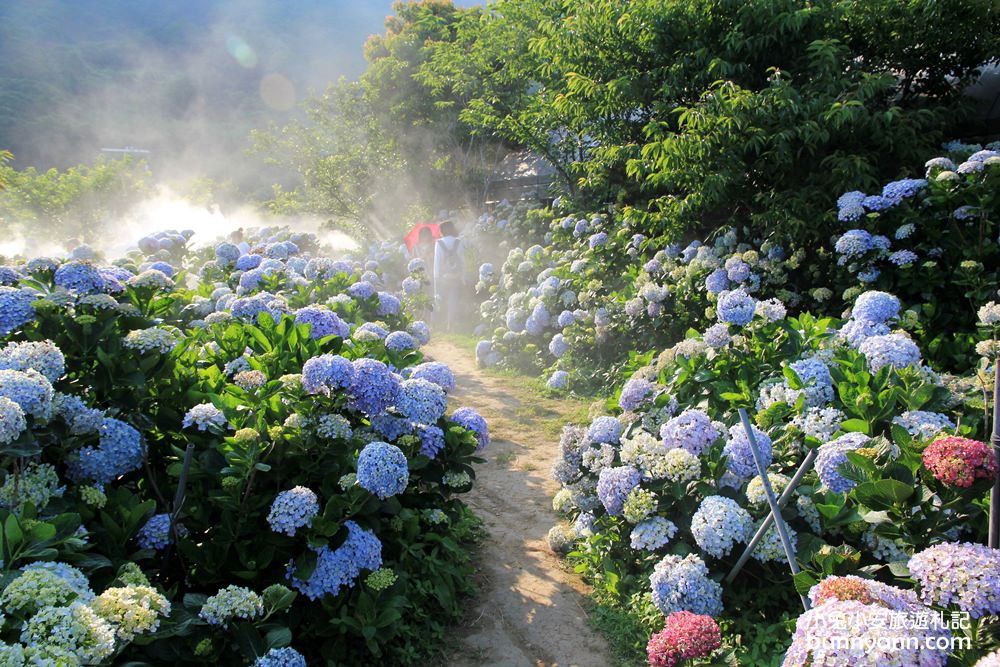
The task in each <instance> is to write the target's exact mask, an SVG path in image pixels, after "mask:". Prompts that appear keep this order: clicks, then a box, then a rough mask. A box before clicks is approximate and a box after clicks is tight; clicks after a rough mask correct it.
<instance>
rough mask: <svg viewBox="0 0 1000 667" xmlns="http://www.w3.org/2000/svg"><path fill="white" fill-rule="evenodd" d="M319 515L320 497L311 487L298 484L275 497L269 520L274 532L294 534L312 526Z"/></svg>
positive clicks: (268, 516)
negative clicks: (300, 529)
mask: <svg viewBox="0 0 1000 667" xmlns="http://www.w3.org/2000/svg"><path fill="white" fill-rule="evenodd" d="M317 515H319V498H318V497H317V496H316V494H315V493H314V492H313V491H312V490H311V489H308V488H306V487H304V486H296V487H293V488H291V489H289V490H288V491H282V492H281V493H279V494H278V495H277V496H276V497H275V498H274V502H273V503H271V511H270V512H269V513H268V515H267V522H268V523H269V524H271V530H273V531H274V532H276V533H284V534H285V535H288V536H294V535H295V531H296V530H298V529H299V528H303V527H309V526H312V522H313V519H315V518H316V516H317Z"/></svg>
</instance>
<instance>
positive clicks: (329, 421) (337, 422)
mask: <svg viewBox="0 0 1000 667" xmlns="http://www.w3.org/2000/svg"><path fill="white" fill-rule="evenodd" d="M353 434H354V432H353V431H352V430H351V422H349V421H347V419H346V418H345V417H343V416H342V415H338V414H330V415H323V416H321V417H320V418H319V419H318V420H317V423H316V435H318V436H319V437H321V438H325V439H327V440H349V439H350V438H351V436H352V435H353Z"/></svg>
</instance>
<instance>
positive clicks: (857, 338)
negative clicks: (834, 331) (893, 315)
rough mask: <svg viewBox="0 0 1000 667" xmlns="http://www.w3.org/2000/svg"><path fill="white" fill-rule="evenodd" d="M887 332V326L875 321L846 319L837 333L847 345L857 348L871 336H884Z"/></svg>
mask: <svg viewBox="0 0 1000 667" xmlns="http://www.w3.org/2000/svg"><path fill="white" fill-rule="evenodd" d="M887 333H889V327H888V326H887V325H885V324H881V323H877V322H869V321H868V320H854V319H851V320H848V321H847V322H845V323H844V326H843V327H841V329H840V332H839V335H840V336H841V337H842V338H844V339H845V340H846V341H847V343H848V345H850V346H851V347H854V348H857V347H859V346H860V345H861V343H863V342H865V341H866V340H868V339H869V338H872V337H873V336H884V335H886V334H887Z"/></svg>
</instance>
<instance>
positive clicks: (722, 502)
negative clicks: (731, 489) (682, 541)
mask: <svg viewBox="0 0 1000 667" xmlns="http://www.w3.org/2000/svg"><path fill="white" fill-rule="evenodd" d="M752 532H753V519H752V518H751V517H750V514H749V513H748V512H747V511H746V510H745V509H743V508H742V507H740V506H739V504H738V503H737V502H736V501H735V500H733V499H732V498H726V497H725V496H708V497H707V498H705V499H704V500H703V501H701V505H699V507H698V509H697V511H695V513H694V515H693V516H692V517H691V534H692V535H693V536H694V541H695V542H696V543H697V545H698V546H699V547H700V548H701V550H702V551H704V552H705V553H707V554H708V555H710V556H714V557H715V558H722V557H724V556H728V555H729V553H730V552H731V551H732V550H733V547H734V546H735V545H737V544H743V543H745V542H748V541H749V540H750V536H751V534H752Z"/></svg>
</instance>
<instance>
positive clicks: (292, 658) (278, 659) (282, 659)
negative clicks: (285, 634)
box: [253, 646, 306, 667]
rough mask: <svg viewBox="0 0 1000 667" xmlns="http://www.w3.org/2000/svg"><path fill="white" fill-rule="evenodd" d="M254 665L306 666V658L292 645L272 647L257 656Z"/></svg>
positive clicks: (274, 666)
mask: <svg viewBox="0 0 1000 667" xmlns="http://www.w3.org/2000/svg"><path fill="white" fill-rule="evenodd" d="M253 667H306V659H305V657H304V656H303V655H302V654H301V653H299V652H298V651H296V650H295V649H293V648H292V647H290V646H286V647H285V648H272V649H271V650H270V651H268V652H267V653H265V654H264V655H262V656H261V657H259V658H257V661H256V662H255V663H254V664H253Z"/></svg>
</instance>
